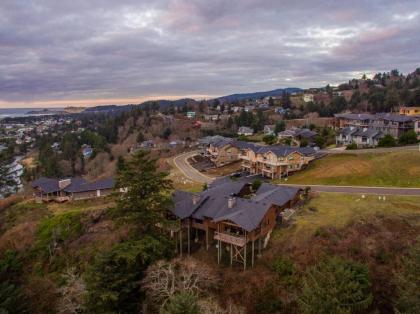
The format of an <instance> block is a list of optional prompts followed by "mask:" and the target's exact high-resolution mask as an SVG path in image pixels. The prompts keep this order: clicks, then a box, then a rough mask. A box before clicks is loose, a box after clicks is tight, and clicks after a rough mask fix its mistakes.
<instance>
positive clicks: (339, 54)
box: [0, 0, 420, 107]
mask: <svg viewBox="0 0 420 314" xmlns="http://www.w3.org/2000/svg"><path fill="white" fill-rule="evenodd" d="M419 30H420V1H418V0H414V1H396V0H392V1H378V0H366V1H317V0H293V1H282V0H267V1H258V0H211V1H210V0H197V1H196V0H189V1H188V0H168V1H163V0H153V1H142V0H127V1H125V0H118V1H116V0H69V1H57V0H32V1H29V0H1V1H0V107H30V106H33V107H36V106H66V105H95V104H111V103H116V104H119V103H131V102H132V103H136V102H140V101H143V100H145V99H151V98H168V99H170V98H179V97H184V96H189V97H195V98H209V97H213V96H219V95H225V94H230V93H236V92H250V91H262V90H270V89H274V88H280V87H311V86H320V85H325V84H327V83H330V84H335V83H338V82H343V81H345V80H347V79H349V78H352V77H359V76H361V75H362V74H363V73H372V72H377V71H389V70H391V69H393V68H398V69H399V70H401V71H403V72H408V71H413V70H414V69H415V68H417V67H419V66H420V32H419Z"/></svg>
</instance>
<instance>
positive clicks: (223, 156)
mask: <svg viewBox="0 0 420 314" xmlns="http://www.w3.org/2000/svg"><path fill="white" fill-rule="evenodd" d="M233 143H234V140H233V139H230V138H222V139H220V140H218V141H215V142H212V143H210V145H209V146H208V147H207V150H206V156H207V157H209V158H210V161H211V162H212V163H213V164H214V165H215V166H216V167H221V166H224V165H227V164H229V163H232V162H235V161H238V160H239V149H238V148H237V147H236V146H235V145H233Z"/></svg>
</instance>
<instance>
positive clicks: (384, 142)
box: [378, 134, 397, 147]
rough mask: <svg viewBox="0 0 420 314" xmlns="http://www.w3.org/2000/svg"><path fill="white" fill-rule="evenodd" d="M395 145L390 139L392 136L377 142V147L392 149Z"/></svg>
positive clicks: (393, 140) (386, 136)
mask: <svg viewBox="0 0 420 314" xmlns="http://www.w3.org/2000/svg"><path fill="white" fill-rule="evenodd" d="M396 144H397V143H396V142H395V139H394V138H393V137H392V135H390V134H387V135H385V136H384V137H383V138H381V139H380V140H379V142H378V146H379V147H393V146H395V145H396Z"/></svg>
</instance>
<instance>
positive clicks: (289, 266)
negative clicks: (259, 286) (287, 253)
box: [273, 257, 295, 277]
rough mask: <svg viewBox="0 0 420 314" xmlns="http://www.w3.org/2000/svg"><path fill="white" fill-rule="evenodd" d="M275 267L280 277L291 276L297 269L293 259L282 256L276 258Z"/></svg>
mask: <svg viewBox="0 0 420 314" xmlns="http://www.w3.org/2000/svg"><path fill="white" fill-rule="evenodd" d="M273 269H274V271H275V272H276V273H277V274H278V275H279V276H280V277H285V276H291V275H293V273H294V271H295V267H294V265H293V261H291V260H290V259H287V258H282V257H279V258H277V259H276V260H275V262H274V263H273Z"/></svg>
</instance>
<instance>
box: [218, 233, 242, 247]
mask: <svg viewBox="0 0 420 314" xmlns="http://www.w3.org/2000/svg"><path fill="white" fill-rule="evenodd" d="M214 239H215V240H219V241H222V242H224V243H229V244H233V245H236V246H239V247H243V246H245V244H246V238H245V237H240V236H235V235H231V234H228V233H221V232H215V233H214Z"/></svg>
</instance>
